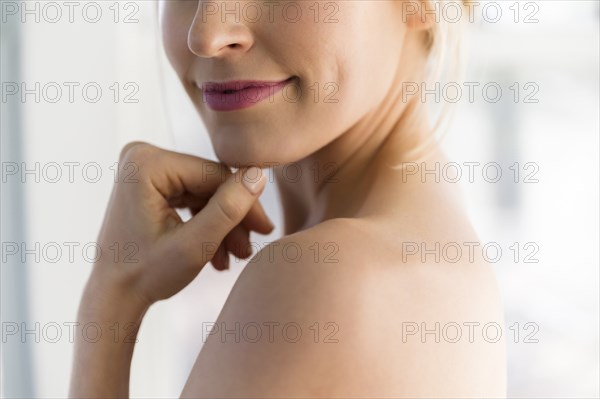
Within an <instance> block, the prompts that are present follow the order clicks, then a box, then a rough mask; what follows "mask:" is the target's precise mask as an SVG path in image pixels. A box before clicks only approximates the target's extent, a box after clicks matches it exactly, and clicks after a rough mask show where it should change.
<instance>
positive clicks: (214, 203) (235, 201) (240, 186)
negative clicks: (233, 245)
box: [178, 167, 266, 257]
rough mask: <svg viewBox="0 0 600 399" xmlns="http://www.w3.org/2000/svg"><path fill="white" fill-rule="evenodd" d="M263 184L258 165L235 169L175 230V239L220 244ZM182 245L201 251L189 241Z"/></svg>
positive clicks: (263, 179) (252, 203) (251, 202)
mask: <svg viewBox="0 0 600 399" xmlns="http://www.w3.org/2000/svg"><path fill="white" fill-rule="evenodd" d="M265 184H266V177H265V176H264V175H263V174H262V171H261V170H260V169H258V168H255V167H251V168H249V169H247V170H243V169H240V170H238V171H237V172H236V174H235V175H232V176H230V177H229V178H228V179H227V180H226V181H225V183H223V184H222V185H221V186H220V187H219V188H218V189H217V191H216V192H215V194H214V195H213V196H212V197H211V198H210V200H209V201H208V203H207V204H206V206H205V207H204V208H203V209H202V210H201V211H200V212H198V214H197V215H195V216H194V217H193V218H192V219H190V220H189V221H188V222H187V223H185V224H184V225H183V226H182V227H181V229H179V230H178V233H179V239H181V240H194V241H196V242H197V240H198V239H199V237H201V240H203V241H207V242H211V243H216V244H217V245H220V243H221V242H222V241H223V240H224V239H225V237H226V236H227V235H228V234H229V233H230V232H231V231H232V230H234V229H235V227H236V226H237V225H238V224H240V223H241V222H242V220H243V219H244V218H245V217H246V215H247V214H248V212H249V211H250V210H251V209H252V207H253V205H254V203H255V202H256V201H257V199H258V197H259V195H260V194H261V193H262V191H263V189H264V187H265ZM234 234H239V232H238V233H234ZM186 246H187V247H188V248H190V249H191V250H194V251H202V247H201V246H198V245H195V246H194V245H193V243H189V245H186ZM217 252H218V251H217ZM196 256H197V257H200V256H205V254H202V253H199V254H196Z"/></svg>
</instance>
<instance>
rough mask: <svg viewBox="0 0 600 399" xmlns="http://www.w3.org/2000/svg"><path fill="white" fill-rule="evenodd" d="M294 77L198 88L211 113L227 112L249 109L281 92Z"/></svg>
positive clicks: (210, 83) (211, 84)
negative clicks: (274, 80)
mask: <svg viewBox="0 0 600 399" xmlns="http://www.w3.org/2000/svg"><path fill="white" fill-rule="evenodd" d="M294 79H295V77H291V78H289V79H286V80H283V81H279V82H273V81H271V82H269V81H258V80H238V81H230V82H223V83H213V82H208V83H204V84H202V85H201V86H200V87H199V88H200V89H201V90H202V95H203V100H204V102H205V103H206V104H207V105H208V107H209V108H210V109H212V110H213V111H219V112H227V111H237V110H241V109H245V108H250V107H252V106H253V105H256V104H258V103H259V102H261V101H264V100H266V99H267V98H271V101H272V98H273V96H274V95H275V94H276V93H277V92H279V91H281V90H282V89H283V88H284V87H285V86H286V85H288V84H289V83H291V82H292V81H293V80H294Z"/></svg>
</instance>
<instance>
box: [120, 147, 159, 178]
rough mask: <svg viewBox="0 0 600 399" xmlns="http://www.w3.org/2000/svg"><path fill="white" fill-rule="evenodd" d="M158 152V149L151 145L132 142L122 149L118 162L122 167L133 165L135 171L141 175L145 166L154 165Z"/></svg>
mask: <svg viewBox="0 0 600 399" xmlns="http://www.w3.org/2000/svg"><path fill="white" fill-rule="evenodd" d="M159 151H160V149H159V148H158V147H155V146H153V145H152V144H148V143H145V142H143V141H133V142H131V143H129V144H127V145H125V147H123V149H122V150H121V154H120V157H119V160H120V163H121V164H122V165H130V164H133V165H134V167H135V169H136V170H139V171H140V172H142V173H143V172H144V170H145V166H146V165H152V164H153V163H154V161H155V157H156V156H157V153H158V152H159Z"/></svg>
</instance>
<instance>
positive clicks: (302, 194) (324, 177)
mask: <svg viewBox="0 0 600 399" xmlns="http://www.w3.org/2000/svg"><path fill="white" fill-rule="evenodd" d="M407 43H408V44H407ZM419 45H420V44H419V43H418V42H416V41H415V40H412V41H406V42H405V46H408V47H412V48H404V49H403V51H404V54H415V53H418V52H419V51H420V48H419V47H418V46H419ZM423 65H424V64H423V63H420V62H414V61H413V62H411V60H408V61H404V62H401V66H400V67H399V68H398V72H397V75H396V77H395V81H394V84H393V85H391V88H390V90H389V91H388V93H387V95H386V96H385V98H384V99H383V100H382V102H381V103H380V104H378V105H377V106H376V107H374V108H373V110H372V111H371V112H369V113H368V114H366V115H365V116H364V117H363V118H362V119H361V120H359V121H358V122H357V123H356V124H355V125H354V126H352V127H351V128H350V129H348V130H347V131H346V132H344V133H343V134H341V135H340V136H338V137H337V138H336V139H335V140H334V141H332V142H331V143H329V144H327V145H326V146H325V147H323V148H321V149H320V150H318V151H316V152H315V153H313V154H311V155H309V156H307V157H306V158H304V159H301V160H300V161H298V162H295V163H294V164H293V167H290V166H291V165H287V166H278V167H275V168H274V173H275V176H276V179H277V186H278V188H279V193H280V197H281V201H282V207H283V213H284V222H285V228H284V234H286V235H287V234H292V233H295V232H297V231H300V230H304V229H306V228H309V227H312V226H314V225H316V224H318V223H321V222H323V221H325V220H328V219H332V218H340V217H353V216H356V215H357V214H358V213H359V211H360V208H361V205H362V204H364V202H365V201H366V200H367V198H368V196H370V195H372V194H373V193H371V190H370V189H369V188H370V186H371V185H372V183H373V180H374V178H375V177H376V176H378V174H379V172H380V171H381V169H382V168H385V167H388V166H389V165H394V164H398V163H399V162H401V161H402V160H403V159H404V158H403V157H404V156H406V154H407V153H408V152H409V151H410V150H411V149H412V148H414V147H416V146H418V145H419V144H420V143H421V142H423V141H424V140H426V137H427V134H428V132H429V122H428V115H427V112H425V110H426V108H425V104H423V103H422V102H421V101H420V96H419V95H416V96H413V97H411V98H410V99H409V101H406V99H403V98H402V95H403V90H402V82H406V81H407V80H406V78H407V77H411V78H413V79H412V81H414V82H418V81H419V79H418V77H419V76H421V72H420V71H421V70H422V69H423Z"/></svg>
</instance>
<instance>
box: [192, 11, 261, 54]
mask: <svg viewBox="0 0 600 399" xmlns="http://www.w3.org/2000/svg"><path fill="white" fill-rule="evenodd" d="M242 20H243V16H242V15H241V10H240V2H239V1H234V2H219V3H217V2H213V1H210V2H206V1H202V0H200V1H199V2H198V8H197V10H196V15H195V16H194V20H193V21H192V25H191V26H190V30H189V32H188V48H189V49H190V51H191V52H192V53H194V54H195V55H197V56H198V57H203V58H213V57H221V58H223V57H226V56H232V55H235V54H241V53H244V52H246V51H248V50H249V49H250V48H251V47H252V45H253V41H254V39H253V35H252V32H251V30H250V29H249V27H248V26H246V25H245V24H244V23H243V22H242Z"/></svg>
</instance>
